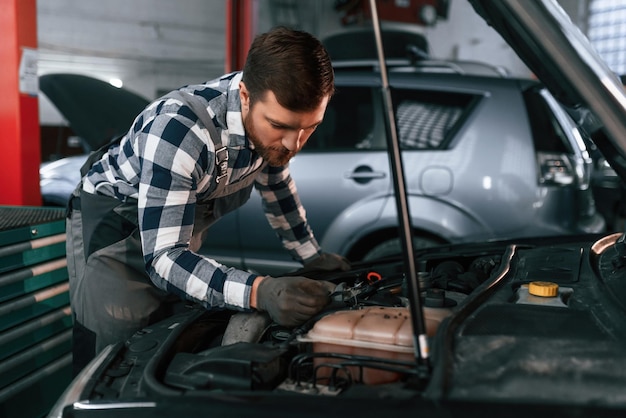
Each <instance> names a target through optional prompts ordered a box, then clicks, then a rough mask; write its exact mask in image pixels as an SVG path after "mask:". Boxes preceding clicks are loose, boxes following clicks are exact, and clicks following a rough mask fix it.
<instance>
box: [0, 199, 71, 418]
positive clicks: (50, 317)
mask: <svg viewBox="0 0 626 418" xmlns="http://www.w3.org/2000/svg"><path fill="white" fill-rule="evenodd" d="M71 328H72V317H71V310H70V303H69V285H68V274H67V262H66V258H65V209H62V208H42V207H12V206H0V416H1V417H4V418H18V417H19V418H34V417H43V416H45V415H46V414H47V413H48V411H49V410H50V408H51V407H52V405H53V404H54V402H55V401H56V400H57V399H58V397H59V396H60V395H61V393H62V392H63V390H64V389H65V387H66V386H67V385H68V384H69V383H70V381H71V379H72V370H71V359H72V356H71V338H72V330H71Z"/></svg>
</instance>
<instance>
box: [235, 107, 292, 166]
mask: <svg viewBox="0 0 626 418" xmlns="http://www.w3.org/2000/svg"><path fill="white" fill-rule="evenodd" d="M243 125H244V127H245V129H246V133H247V135H248V140H249V141H250V142H252V144H253V145H254V151H255V152H256V153H257V154H259V155H260V156H261V158H263V160H265V161H267V163H268V164H269V165H270V166H272V167H282V166H284V165H287V163H288V162H289V160H291V159H292V158H293V156H294V155H296V152H295V151H289V150H288V149H287V148H285V147H283V146H274V147H266V146H265V145H263V144H262V143H261V141H259V140H258V137H257V135H256V132H255V130H254V127H253V126H252V123H250V121H249V116H248V117H247V118H246V119H244V121H243Z"/></svg>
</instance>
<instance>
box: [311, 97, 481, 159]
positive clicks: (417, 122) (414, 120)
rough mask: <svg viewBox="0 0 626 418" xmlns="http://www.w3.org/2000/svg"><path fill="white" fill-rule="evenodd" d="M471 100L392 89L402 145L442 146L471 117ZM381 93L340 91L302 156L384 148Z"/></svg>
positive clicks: (403, 147)
mask: <svg viewBox="0 0 626 418" xmlns="http://www.w3.org/2000/svg"><path fill="white" fill-rule="evenodd" d="M475 99H476V98H475V96H473V95H470V94H460V93H451V92H441V91H427V90H410V89H394V90H393V94H392V101H393V103H394V106H395V109H394V112H395V115H396V125H397V128H398V135H399V138H400V147H401V148H402V149H406V150H433V149H443V148H445V147H446V146H447V145H448V144H449V142H450V140H451V138H452V137H453V136H454V133H455V132H456V131H457V130H458V128H459V126H460V124H461V122H462V120H464V119H465V115H466V114H467V113H469V110H470V108H471V107H472V104H473V103H474V102H475ZM383 115H384V108H383V104H382V98H381V95H380V90H378V89H377V88H371V87H341V88H338V89H337V92H336V93H335V95H334V97H333V98H332V100H331V101H330V103H329V104H328V108H327V110H326V114H325V116H324V121H323V122H322V124H320V126H319V127H318V128H317V129H316V131H315V132H314V133H313V135H312V136H311V138H310V139H309V142H308V143H307V145H306V147H304V149H303V151H304V152H307V151H308V152H316V151H326V152H336V151H354V150H358V149H360V150H372V151H380V150H385V149H386V148H387V140H386V130H385V124H384V120H383Z"/></svg>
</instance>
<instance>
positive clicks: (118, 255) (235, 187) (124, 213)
mask: <svg viewBox="0 0 626 418" xmlns="http://www.w3.org/2000/svg"><path fill="white" fill-rule="evenodd" d="M168 97H173V98H176V99H178V100H182V101H183V103H184V104H186V105H188V106H189V107H191V108H192V109H193V110H194V112H195V113H196V114H197V115H198V117H199V118H200V120H201V121H202V122H203V124H204V125H205V126H206V127H207V128H208V129H209V133H210V135H211V138H212V140H213V142H214V144H215V150H216V152H215V155H216V163H215V172H214V176H213V177H214V182H215V185H214V190H213V191H212V192H211V193H210V194H209V196H207V197H205V198H203V199H202V201H199V202H198V203H197V204H196V211H195V221H194V228H193V235H192V238H191V241H190V245H189V249H190V250H191V251H198V250H199V248H200V245H201V244H202V241H203V238H204V236H205V235H206V233H207V230H208V228H209V227H210V226H211V225H212V224H213V223H214V222H215V221H216V220H217V219H219V218H220V217H221V216H222V215H224V214H226V213H228V212H230V211H231V210H234V209H236V208H238V207H240V206H241V205H243V204H244V203H245V202H246V201H247V200H248V199H249V197H250V193H251V190H252V187H253V183H254V180H255V178H256V174H258V172H259V171H260V170H261V169H263V167H264V166H265V165H266V164H265V163H264V164H262V165H261V166H260V167H259V168H258V169H257V170H255V171H254V172H253V173H250V174H249V175H247V176H246V177H245V178H244V179H242V180H240V181H238V182H237V183H234V184H227V183H228V181H227V180H228V178H227V177H226V170H227V165H228V149H227V148H226V147H225V146H224V145H223V144H222V142H221V137H220V135H219V134H218V133H217V130H216V129H215V126H214V125H213V121H212V120H211V119H210V118H209V115H208V113H207V111H206V108H204V106H203V105H202V104H200V103H199V102H197V101H196V100H195V99H193V98H191V97H189V96H187V95H184V94H180V93H179V92H174V93H170V94H169V95H168ZM109 145H110V144H109ZM107 149H108V146H107V147H103V148H102V149H100V150H98V151H96V152H94V153H92V155H90V158H89V159H88V161H87V163H85V165H84V166H83V170H82V171H84V173H81V174H82V175H83V177H84V175H85V174H86V172H87V171H88V170H89V169H90V168H91V165H92V164H93V162H95V161H97V160H99V159H100V158H101V157H102V155H103V154H104V153H105V152H106V150H107ZM137 210H138V209H137V201H136V200H135V199H128V200H127V201H126V202H121V201H119V200H117V199H115V198H112V197H108V196H99V195H93V194H90V193H86V192H84V191H82V184H81V185H79V186H78V187H77V188H76V190H75V191H74V194H73V196H72V198H71V200H70V203H69V208H68V220H67V265H68V272H69V278H70V299H71V300H70V303H71V307H72V313H73V317H74V334H73V338H74V341H73V356H74V359H73V362H74V373H75V374H76V373H77V372H78V371H80V370H81V369H82V368H83V367H84V366H85V365H86V364H87V363H88V362H89V361H90V360H91V359H92V358H93V357H94V356H95V355H96V354H97V353H98V352H100V351H101V350H102V349H103V348H104V347H106V346H107V345H109V344H112V343H116V342H118V341H124V340H126V339H128V338H129V337H130V336H132V335H133V334H134V333H135V332H136V331H138V330H140V329H141V328H143V327H145V326H147V325H149V324H152V323H154V322H157V321H159V320H160V319H163V318H165V317H167V316H169V315H171V314H172V312H173V311H172V309H173V307H174V306H176V304H177V302H179V301H180V299H179V298H177V297H175V296H173V295H170V294H168V293H167V292H165V291H163V290H161V289H159V288H157V287H156V286H155V285H154V284H153V283H152V282H151V281H150V278H149V276H148V273H147V272H146V269H145V264H144V260H143V253H142V249H141V240H140V235H139V228H138V217H137Z"/></svg>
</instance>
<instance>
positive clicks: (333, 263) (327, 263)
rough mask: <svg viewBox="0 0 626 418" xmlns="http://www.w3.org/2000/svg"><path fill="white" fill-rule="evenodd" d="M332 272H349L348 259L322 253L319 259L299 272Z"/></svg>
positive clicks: (309, 263)
mask: <svg viewBox="0 0 626 418" xmlns="http://www.w3.org/2000/svg"><path fill="white" fill-rule="evenodd" d="M319 270H323V271H332V270H341V271H347V270H350V262H349V261H348V259H347V258H345V257H342V256H340V255H339V254H333V253H322V255H320V256H319V257H317V258H316V259H314V260H313V261H310V262H308V263H306V264H305V265H304V266H303V267H302V269H300V270H298V273H303V272H308V271H319Z"/></svg>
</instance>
